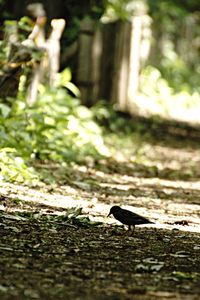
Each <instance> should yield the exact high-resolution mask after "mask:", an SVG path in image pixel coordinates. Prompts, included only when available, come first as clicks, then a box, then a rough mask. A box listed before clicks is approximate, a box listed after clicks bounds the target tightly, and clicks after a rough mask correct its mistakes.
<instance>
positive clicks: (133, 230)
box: [131, 225, 135, 235]
mask: <svg viewBox="0 0 200 300" xmlns="http://www.w3.org/2000/svg"><path fill="white" fill-rule="evenodd" d="M134 232H135V225H133V229H132V230H131V235H133V234H134Z"/></svg>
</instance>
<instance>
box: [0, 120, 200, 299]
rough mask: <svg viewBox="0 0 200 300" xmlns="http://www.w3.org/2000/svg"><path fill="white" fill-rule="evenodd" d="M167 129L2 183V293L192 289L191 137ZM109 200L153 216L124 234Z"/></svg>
mask: <svg viewBox="0 0 200 300" xmlns="http://www.w3.org/2000/svg"><path fill="white" fill-rule="evenodd" d="M168 129H169V127H168V126H167V130H166V128H165V131H164V132H162V131H161V130H160V129H159V130H158V131H156V132H154V133H153V134H152V135H151V136H148V138H146V137H145V138H142V137H141V136H140V135H139V134H136V133H135V134H133V136H132V138H130V135H129V137H127V138H126V137H123V136H120V137H119V136H118V137H116V140H117V143H118V145H117V146H116V145H115V152H114V154H113V157H112V158H109V159H105V160H101V161H99V162H92V161H91V162H88V164H87V165H76V164H74V165H71V166H68V167H67V166H59V165H50V164H47V165H45V164H42V163H40V164H38V166H37V167H38V169H39V168H41V169H43V172H44V171H45V172H47V174H48V175H47V176H50V175H49V174H51V180H52V182H50V181H49V182H48V181H47V182H46V183H44V182H40V183H37V184H35V185H32V186H31V185H21V184H14V183H12V184H11V183H1V186H0V200H1V203H0V204H1V206H0V208H1V211H0V231H1V234H0V239H1V241H0V271H1V277H0V299H1V300H6V299H20V300H22V299H48V300H51V299H73V300H74V299H80V300H82V299H88V300H90V299H97V300H98V299H102V300H103V299H115V300H117V299H122V300H123V299H137V300H140V299H143V300H146V299H147V300H149V299H150V300H151V299H184V300H187V299H200V168H199V166H200V147H199V145H200V142H199V137H198V136H197V135H198V134H197V131H192V130H190V131H189V132H188V131H185V129H180V130H178V129H177V128H176V127H174V128H171V129H170V130H168ZM169 131H170V132H169ZM113 138H114V137H112V138H108V140H109V143H110V147H112V143H111V140H112V141H113ZM112 205H120V206H123V207H124V208H128V209H130V210H133V211H134V212H136V213H139V214H141V215H143V216H145V217H147V218H149V219H150V220H152V221H154V222H155V223H156V224H155V225H154V224H151V226H150V225H149V226H137V228H136V230H135V232H134V234H133V235H132V236H130V235H128V234H127V232H126V230H125V229H124V228H123V227H122V226H121V225H120V224H119V223H117V221H116V220H114V219H113V218H112V217H109V218H108V217H107V215H108V212H109V210H110V207H111V206H112ZM73 207H75V208H74V209H71V210H70V211H69V208H73ZM77 207H82V214H81V211H80V210H79V209H77ZM66 214H67V215H68V218H67V217H66V216H67V215H66ZM88 217H89V218H88Z"/></svg>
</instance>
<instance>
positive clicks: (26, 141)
mask: <svg viewBox="0 0 200 300" xmlns="http://www.w3.org/2000/svg"><path fill="white" fill-rule="evenodd" d="M68 73H69V72H68V71H64V72H63V74H61V75H60V78H61V79H63V77H64V78H65V79H66V78H67V74H68ZM68 76H69V77H68V83H70V82H69V79H70V75H69V74H68ZM61 83H62V80H61ZM61 83H60V85H61ZM58 85H59V82H58ZM65 85H66V86H68V85H67V83H65ZM69 86H70V87H71V90H72V89H73V90H74V92H75V93H76V92H77V88H75V86H73V85H72V84H71V85H69ZM69 86H68V88H69ZM12 100H13V101H12V105H11V106H8V105H6V104H4V103H1V104H0V136H1V139H0V147H1V149H2V153H1V163H2V164H1V167H2V168H1V171H2V178H3V179H5V180H7V179H9V178H10V180H18V181H22V180H23V179H24V180H30V179H32V178H35V173H34V171H33V170H32V169H29V168H28V166H27V164H28V162H30V160H34V159H40V160H53V161H59V162H62V161H65V162H71V161H75V162H80V161H84V160H87V158H89V157H93V158H95V159H98V158H101V157H102V156H104V155H108V154H109V153H108V150H107V148H106V147H105V145H104V141H103V137H102V132H101V129H100V127H99V126H98V125H97V124H96V123H95V121H94V118H93V113H92V112H91V111H90V110H89V109H88V108H86V107H84V106H82V105H80V102H79V100H78V99H76V98H73V97H72V96H71V95H69V94H68V92H67V90H66V89H64V88H61V87H59V88H58V87H57V88H47V87H44V86H40V92H39V96H38V99H37V101H36V102H35V103H34V104H33V105H32V106H31V107H29V106H28V105H27V104H26V102H25V100H24V99H12ZM5 161H6V164H3V162H5ZM29 171H30V174H29Z"/></svg>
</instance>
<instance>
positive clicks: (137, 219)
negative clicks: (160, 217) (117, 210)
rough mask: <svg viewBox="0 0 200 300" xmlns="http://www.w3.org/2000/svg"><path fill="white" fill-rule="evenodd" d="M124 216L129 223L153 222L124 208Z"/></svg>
mask: <svg viewBox="0 0 200 300" xmlns="http://www.w3.org/2000/svg"><path fill="white" fill-rule="evenodd" d="M123 211H124V217H125V218H126V219H127V222H129V223H131V222H132V223H135V224H148V223H152V222H151V221H149V220H148V219H147V218H145V217H142V216H140V215H138V214H136V213H134V212H132V211H129V210H126V209H124V210H123Z"/></svg>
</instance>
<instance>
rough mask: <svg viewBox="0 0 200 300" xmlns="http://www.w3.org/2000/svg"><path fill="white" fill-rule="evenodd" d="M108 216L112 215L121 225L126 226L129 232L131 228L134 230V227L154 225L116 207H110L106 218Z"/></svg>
mask: <svg viewBox="0 0 200 300" xmlns="http://www.w3.org/2000/svg"><path fill="white" fill-rule="evenodd" d="M110 215H113V216H114V217H115V219H117V220H118V221H120V222H121V223H122V224H125V225H128V230H131V226H133V228H134V229H135V225H141V224H154V223H153V222H151V221H149V220H148V219H146V218H144V217H142V216H140V215H138V214H135V213H133V212H132V211H130V210H127V209H123V208H121V207H119V206H116V205H115V206H113V207H111V209H110V212H109V214H108V216H110Z"/></svg>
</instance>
